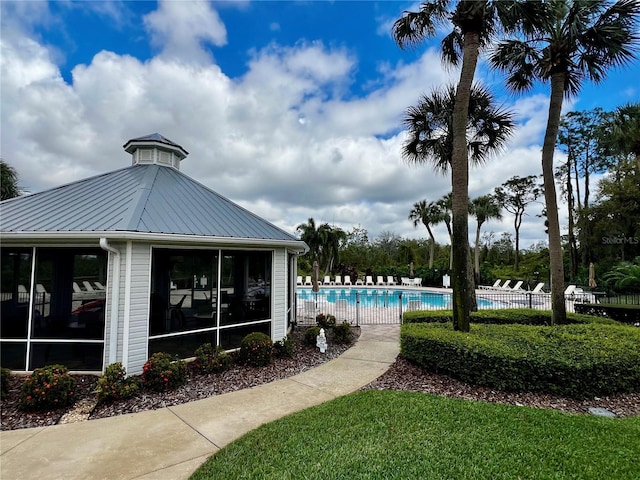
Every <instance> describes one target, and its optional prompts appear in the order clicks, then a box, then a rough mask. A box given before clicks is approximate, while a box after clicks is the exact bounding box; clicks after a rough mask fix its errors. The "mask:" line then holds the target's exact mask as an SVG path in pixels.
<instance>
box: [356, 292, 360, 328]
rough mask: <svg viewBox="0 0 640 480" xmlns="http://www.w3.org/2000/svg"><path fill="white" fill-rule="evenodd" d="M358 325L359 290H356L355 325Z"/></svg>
mask: <svg viewBox="0 0 640 480" xmlns="http://www.w3.org/2000/svg"><path fill="white" fill-rule="evenodd" d="M359 326H360V292H358V291H356V327H359Z"/></svg>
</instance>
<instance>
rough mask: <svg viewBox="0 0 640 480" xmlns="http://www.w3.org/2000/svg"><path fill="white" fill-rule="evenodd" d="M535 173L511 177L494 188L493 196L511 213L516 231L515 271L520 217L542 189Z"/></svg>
mask: <svg viewBox="0 0 640 480" xmlns="http://www.w3.org/2000/svg"><path fill="white" fill-rule="evenodd" d="M537 179H538V177H537V176H536V175H529V176H528V177H518V176H515V177H511V178H510V179H509V180H507V181H506V182H504V183H503V184H502V186H501V187H497V188H496V189H495V197H496V199H497V201H498V202H499V203H500V204H501V205H502V206H503V208H504V209H505V210H507V211H508V212H510V213H513V215H514V219H513V226H514V228H515V233H516V248H515V264H514V268H515V269H516V271H517V270H518V268H519V266H520V265H519V261H520V226H521V225H522V217H523V216H524V215H525V214H526V210H527V206H528V205H529V204H531V203H533V202H535V201H536V200H537V199H538V197H539V196H540V194H541V193H542V189H541V188H540V185H539V184H538V180H537Z"/></svg>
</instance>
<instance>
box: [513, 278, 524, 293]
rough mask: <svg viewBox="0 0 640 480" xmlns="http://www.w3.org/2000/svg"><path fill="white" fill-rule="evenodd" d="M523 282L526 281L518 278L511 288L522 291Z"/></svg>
mask: <svg viewBox="0 0 640 480" xmlns="http://www.w3.org/2000/svg"><path fill="white" fill-rule="evenodd" d="M523 283H524V282H523V281H522V280H518V282H517V283H516V284H515V285H514V286H513V288H512V289H511V290H512V291H514V292H519V291H522V288H521V287H522V284H523Z"/></svg>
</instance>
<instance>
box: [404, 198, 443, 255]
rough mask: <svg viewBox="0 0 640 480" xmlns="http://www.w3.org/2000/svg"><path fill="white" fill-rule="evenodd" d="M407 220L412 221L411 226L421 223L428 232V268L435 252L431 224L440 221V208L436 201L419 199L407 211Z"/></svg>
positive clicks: (415, 226) (434, 240)
mask: <svg viewBox="0 0 640 480" xmlns="http://www.w3.org/2000/svg"><path fill="white" fill-rule="evenodd" d="M409 220H410V221H411V222H413V227H414V228H417V227H418V224H419V223H420V222H422V224H423V225H424V226H425V227H426V228H427V232H429V239H430V240H429V268H433V256H434V254H435V247H436V239H435V237H434V236H433V232H432V231H431V225H437V224H438V223H440V222H442V220H443V218H442V210H441V209H440V207H439V206H438V204H437V203H436V202H428V203H427V201H426V200H420V201H419V202H416V203H414V204H413V208H412V209H411V211H410V212H409Z"/></svg>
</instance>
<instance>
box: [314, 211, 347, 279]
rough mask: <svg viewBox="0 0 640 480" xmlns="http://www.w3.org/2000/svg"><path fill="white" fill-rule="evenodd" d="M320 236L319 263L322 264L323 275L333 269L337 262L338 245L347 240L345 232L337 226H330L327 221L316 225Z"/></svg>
mask: <svg viewBox="0 0 640 480" xmlns="http://www.w3.org/2000/svg"><path fill="white" fill-rule="evenodd" d="M317 232H318V236H319V237H320V245H321V247H320V253H321V255H320V256H321V261H320V264H321V265H322V264H324V266H325V267H324V275H327V274H328V273H329V272H331V271H333V266H334V265H336V264H338V263H339V261H340V260H339V255H340V245H341V243H344V242H345V241H346V240H347V234H346V232H345V231H344V230H342V229H341V228H338V227H332V226H331V225H329V224H328V223H323V224H322V225H320V226H319V227H318V230H317Z"/></svg>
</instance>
